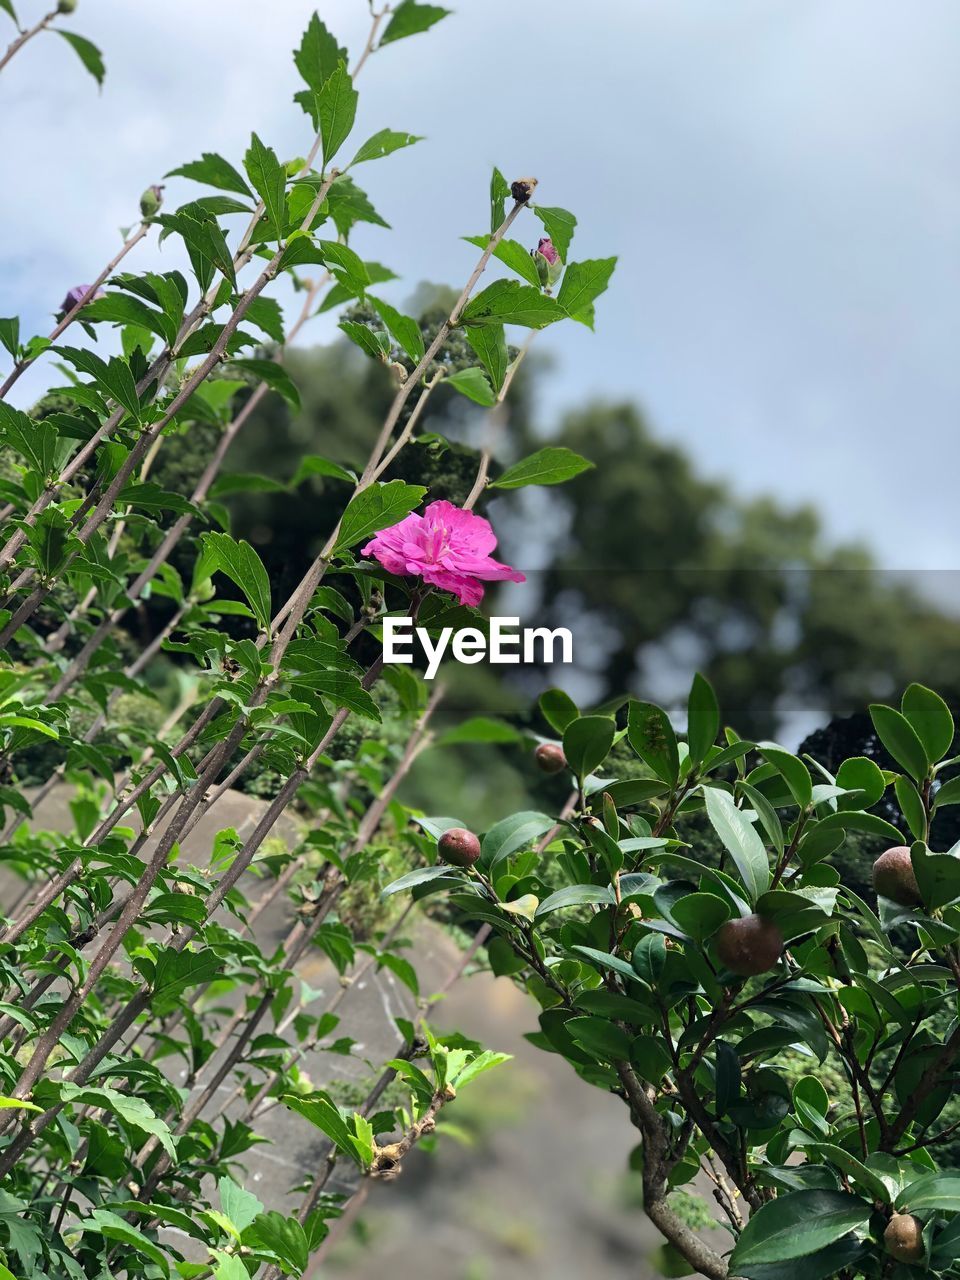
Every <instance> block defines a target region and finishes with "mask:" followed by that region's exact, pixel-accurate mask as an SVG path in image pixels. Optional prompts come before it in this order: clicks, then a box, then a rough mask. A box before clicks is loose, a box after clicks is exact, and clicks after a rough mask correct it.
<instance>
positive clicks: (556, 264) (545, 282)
mask: <svg viewBox="0 0 960 1280" xmlns="http://www.w3.org/2000/svg"><path fill="white" fill-rule="evenodd" d="M530 256H531V257H532V258H533V262H534V266H535V267H536V268H537V275H538V276H539V277H540V283H541V285H542V286H543V287H544V289H549V288H551V287H552V286H553V285H555V284H556V283H557V281H558V280H559V279H560V276H561V274H562V272H563V259H562V258H561V257H560V254H559V253H558V252H557V249H556V246H555V245H554V243H553V241H552V240H551V239H550V237H549V236H542V237H541V239H540V243H539V244H538V245H537V247H536V248H535V249H531V250H530Z"/></svg>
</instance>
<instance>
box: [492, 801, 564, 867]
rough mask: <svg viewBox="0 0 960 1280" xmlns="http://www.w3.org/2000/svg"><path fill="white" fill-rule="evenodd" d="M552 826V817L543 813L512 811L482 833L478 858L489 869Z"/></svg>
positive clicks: (530, 842)
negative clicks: (507, 816)
mask: <svg viewBox="0 0 960 1280" xmlns="http://www.w3.org/2000/svg"><path fill="white" fill-rule="evenodd" d="M553 826H554V820H553V818H551V817H549V816H548V815H547V814H545V813H536V812H534V811H532V810H524V811H522V812H521V813H513V814H511V815H510V817H509V818H503V819H502V820H501V821H500V822H497V823H495V824H494V825H493V826H492V827H491V828H490V830H489V831H488V832H487V833H486V834H485V835H484V837H483V843H482V844H481V846H480V858H481V861H482V863H483V865H484V866H485V867H486V868H487V869H488V870H490V871H492V870H493V869H494V867H496V866H497V865H498V864H499V863H501V862H503V860H504V859H505V858H509V857H510V855H511V854H513V853H516V852H517V850H518V849H522V848H524V846H525V845H528V844H532V843H533V841H534V840H536V839H537V837H538V836H542V835H544V834H545V833H546V832H547V831H549V830H551V828H552V827H553Z"/></svg>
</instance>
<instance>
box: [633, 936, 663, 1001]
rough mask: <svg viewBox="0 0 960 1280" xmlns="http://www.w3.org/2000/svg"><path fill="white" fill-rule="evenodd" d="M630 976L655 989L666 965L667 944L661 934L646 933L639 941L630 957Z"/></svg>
mask: <svg viewBox="0 0 960 1280" xmlns="http://www.w3.org/2000/svg"><path fill="white" fill-rule="evenodd" d="M631 961H632V963H631V976H632V977H637V978H640V979H641V980H642V981H643V982H645V983H646V984H647V986H648V987H654V988H655V987H656V986H657V983H658V982H659V981H660V977H661V975H662V973H663V970H664V967H665V966H666V963H667V943H666V939H665V938H664V936H663V934H662V933H648V934H647V935H646V937H643V938H641V939H640V941H639V942H638V943H637V945H636V946H635V947H634V949H633V956H632V957H631Z"/></svg>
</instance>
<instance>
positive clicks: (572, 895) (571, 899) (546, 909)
mask: <svg viewBox="0 0 960 1280" xmlns="http://www.w3.org/2000/svg"><path fill="white" fill-rule="evenodd" d="M616 900H617V899H616V896H615V894H614V892H613V889H612V888H611V887H610V885H608V884H568V885H567V886H566V888H564V889H557V891H556V892H555V893H551V894H550V896H549V897H547V898H544V900H543V901H542V902H541V903H540V905H539V907H537V911H536V916H535V919H537V920H542V919H543V917H544V916H548V915H550V914H551V913H552V912H554V911H559V910H561V909H562V908H563V907H579V906H583V905H584V903H588V902H591V903H594V902H599V903H603V904H604V905H609V904H610V903H615V902H616Z"/></svg>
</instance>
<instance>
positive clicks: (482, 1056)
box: [449, 1049, 513, 1090]
mask: <svg viewBox="0 0 960 1280" xmlns="http://www.w3.org/2000/svg"><path fill="white" fill-rule="evenodd" d="M512 1057H513V1054H510V1053H495V1052H494V1050H493V1049H484V1051H483V1053H478V1054H477V1056H476V1057H475V1058H473V1059H472V1060H471V1061H470V1062H468V1063H467V1065H466V1066H465V1067H464V1068H463V1070H462V1071H457V1072H456V1073H455V1074H454V1077H453V1079H452V1080H451V1081H450V1082H449V1083H450V1084H453V1085H456V1087H457V1089H458V1090H459V1089H462V1088H464V1086H465V1085H468V1084H470V1082H471V1081H472V1080H475V1079H476V1078H477V1076H479V1075H482V1074H483V1072H484V1071H490V1070H491V1068H493V1067H499V1066H502V1065H503V1063H504V1062H510V1061H511V1059H512Z"/></svg>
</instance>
